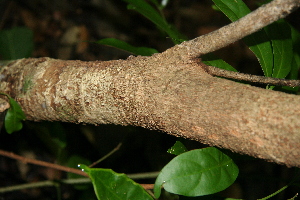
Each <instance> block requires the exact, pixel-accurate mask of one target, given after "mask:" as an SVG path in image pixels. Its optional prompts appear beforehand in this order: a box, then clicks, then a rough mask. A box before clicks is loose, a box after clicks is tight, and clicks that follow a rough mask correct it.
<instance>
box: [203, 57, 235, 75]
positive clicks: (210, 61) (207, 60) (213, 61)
mask: <svg viewBox="0 0 300 200" xmlns="http://www.w3.org/2000/svg"><path fill="white" fill-rule="evenodd" d="M202 61H203V63H204V64H206V65H210V66H214V67H218V68H221V69H225V70H229V71H234V72H236V71H237V70H236V69H235V68H234V67H232V66H231V65H229V64H228V63H227V62H225V61H224V60H222V59H219V58H217V57H216V56H214V55H213V54H206V55H203V56H202Z"/></svg>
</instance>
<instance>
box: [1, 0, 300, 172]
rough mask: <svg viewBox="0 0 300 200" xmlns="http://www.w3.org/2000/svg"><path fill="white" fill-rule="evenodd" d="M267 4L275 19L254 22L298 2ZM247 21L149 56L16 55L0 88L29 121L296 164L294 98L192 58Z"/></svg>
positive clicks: (299, 149) (299, 115) (299, 160)
mask: <svg viewBox="0 0 300 200" xmlns="http://www.w3.org/2000/svg"><path fill="white" fill-rule="evenodd" d="M280 3H281V4H280ZM284 3H286V4H289V5H290V6H284V5H283V4H284ZM270 5H271V7H268V6H264V8H268V9H269V12H270V13H271V14H272V15H275V14H278V16H279V17H273V18H272V17H266V16H268V15H267V14H265V13H264V12H263V11H264V10H260V11H257V13H258V14H259V13H263V14H262V20H261V21H260V22H261V23H264V24H269V23H271V21H272V20H276V19H278V18H280V17H283V16H285V15H286V14H287V13H289V12H291V10H293V9H294V8H295V7H296V6H299V0H276V1H274V2H273V3H271V4H269V6H270ZM281 5H282V6H281ZM272 6H273V7H272ZM271 8H273V9H271ZM268 9H267V10H268ZM277 11H278V12H277ZM257 13H256V14H255V13H254V14H253V15H252V16H254V18H252V20H257V19H256V17H257V16H258V14H257ZM274 13H275V14H274ZM250 16H251V15H250ZM246 19H248V21H250V22H249V23H250V24H252V25H253V26H255V27H254V28H252V29H251V28H249V29H248V27H247V30H246V29H245V28H246V25H245V24H243V23H242V25H238V24H240V23H241V21H242V22H243V21H244V23H247V22H245V20H241V21H239V22H237V23H236V24H235V25H234V24H233V25H229V26H226V27H224V28H222V29H220V30H219V31H216V32H213V33H212V34H209V35H207V36H202V37H199V38H198V39H194V40H192V41H188V42H185V43H182V44H180V45H177V46H175V47H173V48H170V49H168V50H167V51H165V52H163V53H161V54H155V55H153V56H151V57H130V58H129V59H127V60H115V61H106V62H100V61H95V62H83V61H62V60H54V59H50V58H39V59H22V60H18V61H16V62H14V63H11V64H10V65H9V66H6V67H3V68H1V70H0V74H1V76H0V80H1V83H0V91H2V92H5V93H8V94H10V95H11V96H12V97H14V98H15V99H16V100H17V101H18V102H19V103H20V104H21V106H22V108H23V109H24V111H25V113H26V116H27V119H28V120H37V121H40V120H48V121H65V122H74V123H91V124H120V125H134V126H142V127H145V128H149V129H157V130H162V131H165V132H167V133H169V134H173V135H176V136H181V137H185V138H190V139H194V140H197V141H201V142H203V143H206V144H210V145H215V146H220V147H223V148H228V149H231V150H233V151H235V152H239V153H245V154H249V155H252V156H255V157H259V158H263V159H267V160H270V161H273V162H277V163H283V164H286V165H288V166H298V167H299V166H300V143H299V141H300V134H299V133H300V120H299V119H300V105H299V101H300V97H299V96H296V95H290V94H285V93H280V92H275V91H270V90H264V89H260V88H256V87H251V86H248V85H243V84H239V83H236V82H233V81H229V80H225V79H220V78H216V77H213V76H211V75H209V74H208V73H207V72H206V71H205V70H204V69H203V68H202V66H201V61H200V60H199V59H196V58H195V57H196V56H198V55H201V54H204V53H208V52H211V51H214V50H216V49H218V48H221V47H222V46H224V45H227V44H229V43H231V42H233V41H235V40H237V39H240V38H241V37H244V36H246V35H247V34H250V33H251V32H254V31H256V30H257V29H259V28H257V27H262V24H261V23H257V21H256V23H253V21H251V17H250V18H249V17H246ZM268 19H271V21H270V20H268ZM257 24H258V25H259V26H256V25H257ZM248 25H249V24H248ZM250 29H251V30H250ZM237 30H238V31H237ZM239 31H242V32H239ZM243 31H245V32H246V33H244V32H243ZM230 32H231V33H232V37H231V35H230ZM236 32H239V33H238V34H237V33H236ZM212 36H213V37H212ZM226 37H228V40H226ZM205 38H206V39H205ZM232 38H233V39H232Z"/></svg>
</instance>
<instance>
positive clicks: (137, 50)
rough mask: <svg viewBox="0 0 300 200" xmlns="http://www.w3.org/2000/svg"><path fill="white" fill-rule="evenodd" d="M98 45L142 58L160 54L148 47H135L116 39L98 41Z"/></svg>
mask: <svg viewBox="0 0 300 200" xmlns="http://www.w3.org/2000/svg"><path fill="white" fill-rule="evenodd" d="M96 43H98V44H103V45H107V46H111V47H115V48H118V49H122V50H124V51H128V52H130V53H133V54H136V55H141V56H151V55H152V54H154V53H158V51H157V50H156V49H152V48H147V47H134V46H132V45H130V44H128V43H126V42H124V41H121V40H118V39H115V38H105V39H102V40H98V41H97V42H96Z"/></svg>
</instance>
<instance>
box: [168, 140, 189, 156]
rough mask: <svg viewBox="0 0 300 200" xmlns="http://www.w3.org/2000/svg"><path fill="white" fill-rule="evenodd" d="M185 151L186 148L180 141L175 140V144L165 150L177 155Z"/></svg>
mask: <svg viewBox="0 0 300 200" xmlns="http://www.w3.org/2000/svg"><path fill="white" fill-rule="evenodd" d="M187 151H188V150H187V148H186V147H185V146H184V145H183V144H182V143H181V142H180V141H176V142H175V144H174V145H173V146H172V147H171V148H170V149H168V151H167V152H168V153H170V154H174V155H176V156H177V155H179V154H182V153H184V152H187Z"/></svg>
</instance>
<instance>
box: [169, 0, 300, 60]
mask: <svg viewBox="0 0 300 200" xmlns="http://www.w3.org/2000/svg"><path fill="white" fill-rule="evenodd" d="M299 6H300V1H299V0H273V1H271V2H270V3H268V4H265V5H263V6H261V7H259V8H258V9H257V10H255V11H253V12H251V13H249V14H248V15H246V16H245V17H243V18H241V19H239V20H237V21H235V22H233V23H231V24H229V25H227V26H224V27H222V28H220V29H218V30H216V31H213V32H211V33H209V34H206V35H203V36H200V37H197V38H195V39H193V40H189V41H186V42H183V43H181V44H179V45H176V46H174V47H173V48H170V49H168V50H167V51H171V52H172V53H173V54H180V55H183V56H185V55H188V56H189V57H191V58H195V57H199V56H201V55H203V54H207V53H210V52H213V51H216V50H218V49H221V48H223V47H225V46H227V45H229V44H231V43H233V42H236V41H238V40H240V39H242V38H244V37H246V36H247V35H250V34H252V33H255V32H256V31H258V30H260V29H262V28H264V27H265V26H267V25H269V24H271V23H273V22H275V21H277V20H279V19H281V18H284V17H286V16H287V15H288V14H290V13H291V12H293V11H294V10H295V9H297V8H298V7H299ZM172 53H170V54H172Z"/></svg>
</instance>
